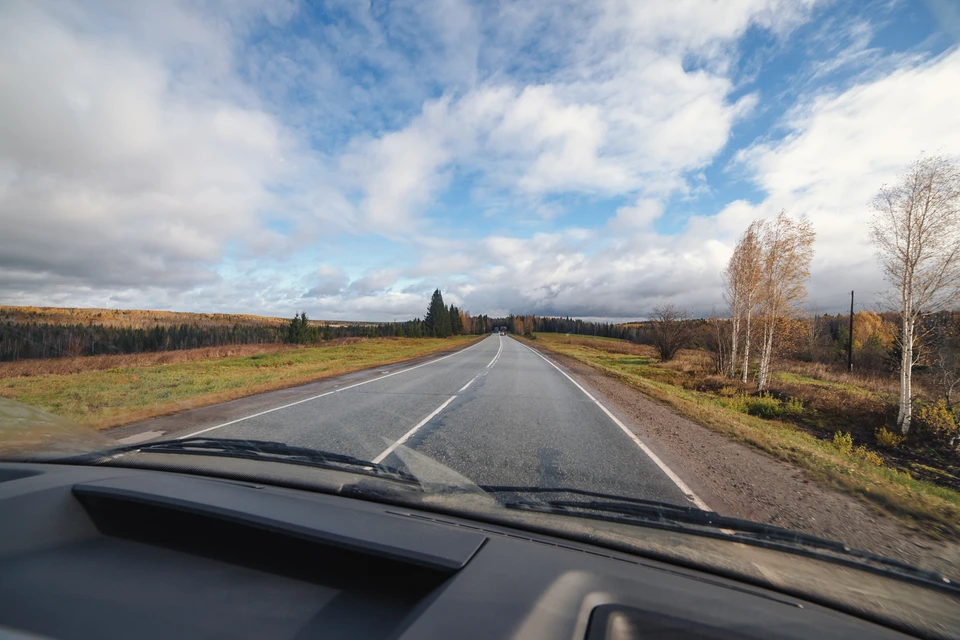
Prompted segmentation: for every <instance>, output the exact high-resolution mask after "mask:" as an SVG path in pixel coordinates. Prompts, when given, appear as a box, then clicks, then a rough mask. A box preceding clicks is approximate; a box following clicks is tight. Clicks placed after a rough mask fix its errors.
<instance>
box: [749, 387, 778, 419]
mask: <svg viewBox="0 0 960 640" xmlns="http://www.w3.org/2000/svg"><path fill="white" fill-rule="evenodd" d="M747 413H749V414H750V415H752V416H758V417H760V418H776V417H777V416H779V415H780V414H781V413H783V406H782V405H781V403H780V401H779V400H777V399H776V398H774V397H773V396H772V395H770V394H769V393H766V392H764V393H761V394H760V395H759V396H757V397H756V398H753V399H751V400H750V401H749V404H748V406H747Z"/></svg>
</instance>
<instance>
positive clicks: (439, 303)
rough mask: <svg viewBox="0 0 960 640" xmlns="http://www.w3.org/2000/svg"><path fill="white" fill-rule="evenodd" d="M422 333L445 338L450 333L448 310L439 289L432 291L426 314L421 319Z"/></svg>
mask: <svg viewBox="0 0 960 640" xmlns="http://www.w3.org/2000/svg"><path fill="white" fill-rule="evenodd" d="M423 324H424V333H425V335H428V336H434V337H437V338H446V337H448V336H449V335H450V311H449V310H448V309H447V307H446V305H445V304H443V295H441V293H440V289H437V290H436V291H434V292H433V297H432V298H430V306H429V307H427V316H426V317H425V318H424V319H423Z"/></svg>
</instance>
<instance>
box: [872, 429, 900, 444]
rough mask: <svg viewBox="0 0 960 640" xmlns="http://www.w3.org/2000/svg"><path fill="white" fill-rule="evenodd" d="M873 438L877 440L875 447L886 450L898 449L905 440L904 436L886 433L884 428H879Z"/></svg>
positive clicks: (890, 432)
mask: <svg viewBox="0 0 960 640" xmlns="http://www.w3.org/2000/svg"><path fill="white" fill-rule="evenodd" d="M874 437H875V438H876V440H877V446H880V447H884V448H886V449H892V448H894V447H898V446H900V444H902V443H903V441H904V440H906V438H905V437H904V436H900V435H897V434H895V433H893V432H892V431H887V429H886V427H880V429H879V430H878V431H877V432H876V434H875V435H874Z"/></svg>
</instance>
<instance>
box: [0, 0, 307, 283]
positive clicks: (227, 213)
mask: <svg viewBox="0 0 960 640" xmlns="http://www.w3.org/2000/svg"><path fill="white" fill-rule="evenodd" d="M67 13H68V16H69V12H67ZM2 14H3V15H2V17H0V58H2V59H3V60H4V69H5V71H4V73H2V74H0V94H2V96H3V97H2V98H0V211H2V212H3V226H4V233H3V234H0V272H2V275H0V277H2V278H3V280H4V281H5V282H6V285H7V287H11V285H12V283H14V282H16V281H17V280H18V276H17V274H18V273H22V272H28V273H30V274H38V273H42V274H44V283H46V284H50V285H52V284H61V285H68V284H73V285H74V286H78V287H82V286H99V287H105V288H117V287H148V286H160V287H171V288H175V289H186V288H190V287H193V286H197V285H201V284H205V283H210V282H212V281H215V280H217V279H218V276H217V274H216V273H215V269H214V267H215V265H216V264H217V262H218V261H219V260H220V259H221V257H222V255H223V251H224V248H225V246H226V243H228V242H230V241H231V240H235V239H238V238H243V237H245V236H256V235H257V232H258V229H259V223H258V212H259V210H260V209H261V208H263V207H266V206H267V205H268V204H269V203H270V201H271V194H270V185H271V182H273V181H276V180H280V179H281V178H282V176H283V173H284V167H283V156H284V154H285V153H286V152H287V149H288V147H289V144H288V142H287V141H285V140H284V139H283V134H282V129H281V127H280V125H279V124H278V123H277V122H276V121H275V120H274V119H273V118H272V117H271V116H269V115H268V114H265V113H263V112H262V111H259V110H257V109H255V108H246V107H244V106H241V105H238V104H236V103H234V102H224V101H222V100H217V99H215V98H209V97H207V96H205V95H204V93H203V91H194V90H193V87H192V86H189V85H188V86H184V85H183V84H181V83H180V82H178V79H177V78H176V77H175V76H174V74H172V73H171V72H170V70H169V69H168V68H166V67H165V66H164V65H163V64H162V61H161V59H160V58H159V57H158V56H156V55H150V54H149V53H148V52H144V51H141V50H138V49H136V48H135V47H134V46H133V44H132V43H129V42H125V41H123V40H121V39H109V38H100V37H96V36H95V35H94V34H91V33H87V32H84V31H83V30H77V29H74V30H70V29H68V27H67V26H66V25H65V24H64V23H63V22H61V21H60V20H58V19H57V18H56V17H54V16H53V15H52V12H45V11H43V10H42V9H41V8H40V7H39V6H37V5H33V4H31V3H8V4H6V5H4V8H3V10H2ZM194 27H195V28H196V29H201V28H202V25H194ZM210 41H211V42H216V41H217V38H216V37H215V34H211V39H210ZM224 55H226V54H224ZM21 281H22V279H21ZM22 282H23V285H24V286H23V290H24V292H29V285H30V283H29V282H27V281H22ZM11 288H13V289H14V290H17V288H16V287H11Z"/></svg>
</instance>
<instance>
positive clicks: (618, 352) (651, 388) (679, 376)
mask: <svg viewBox="0 0 960 640" xmlns="http://www.w3.org/2000/svg"><path fill="white" fill-rule="evenodd" d="M536 337H537V340H536V343H535V344H536V346H538V347H543V348H546V349H549V350H551V351H555V352H557V353H560V354H563V355H566V356H570V357H573V358H575V359H577V360H579V361H580V362H583V363H584V364H587V365H589V366H591V367H593V368H595V369H597V370H599V371H602V372H603V373H605V374H607V375H610V376H611V377H614V378H617V379H619V380H621V381H623V382H624V383H626V384H629V385H630V386H633V387H634V388H636V389H638V390H640V391H642V392H643V393H645V394H647V395H648V396H650V397H651V398H653V399H655V400H657V401H659V402H662V403H664V404H667V405H669V406H671V407H673V408H674V409H675V410H676V411H677V412H678V413H680V414H681V415H683V416H685V417H687V418H689V419H691V420H693V421H695V422H698V423H699V424H702V425H703V426H705V427H708V428H710V429H713V430H715V431H717V432H720V433H723V434H724V435H726V436H728V437H731V438H733V439H735V440H737V441H740V442H743V443H744V444H747V445H749V446H751V447H753V448H755V449H757V450H759V451H762V452H763V453H765V454H767V455H769V456H771V457H773V458H776V459H780V460H784V461H786V462H789V463H791V464H794V465H796V466H797V467H799V468H801V469H803V470H804V471H805V472H806V473H807V474H808V475H809V476H810V477H811V478H813V479H815V480H817V481H820V482H822V483H824V484H827V485H829V486H832V487H835V488H839V489H842V490H844V491H846V492H848V493H851V494H852V495H855V496H857V497H859V498H861V499H863V500H865V501H867V502H869V503H871V504H873V505H874V506H876V507H879V508H880V509H883V510H885V511H886V512H888V513H890V514H893V515H896V516H899V517H901V518H903V519H905V520H906V521H908V523H912V524H913V525H914V526H917V527H918V528H920V529H922V530H923V531H925V532H927V533H935V534H938V535H947V536H956V535H958V534H960V492H958V491H955V490H953V489H951V488H949V486H946V485H945V484H941V483H939V482H938V483H934V482H928V481H924V480H918V479H916V478H914V477H913V476H912V475H911V473H907V472H905V471H902V470H898V469H895V468H890V467H887V466H880V465H877V464H875V462H871V461H870V460H868V459H865V456H857V455H855V452H854V451H851V452H842V451H839V450H838V449H837V448H836V447H834V445H833V442H832V436H833V433H834V431H835V430H836V429H834V431H831V430H830V429H831V428H833V427H835V426H836V425H835V424H831V423H830V421H831V420H832V418H831V417H830V416H831V415H839V416H841V417H843V419H845V420H850V416H851V415H853V416H855V417H854V418H853V419H854V420H861V419H864V420H866V421H867V422H871V421H873V420H874V419H876V416H873V417H871V415H870V413H869V412H870V410H875V409H876V407H878V406H881V407H882V406H885V405H883V402H882V400H880V401H878V400H877V394H876V393H875V392H874V391H872V390H871V389H865V388H862V387H856V386H855V385H853V384H851V382H852V379H850V380H848V379H844V377H843V376H837V379H815V378H807V377H805V376H802V375H801V374H798V373H794V372H789V371H788V372H786V373H785V374H782V375H781V376H780V378H782V377H783V376H786V377H787V379H788V381H787V382H784V381H782V380H779V381H778V383H777V388H778V390H779V391H780V393H784V391H785V390H790V391H792V392H795V393H797V394H798V396H797V397H799V396H800V395H802V397H803V398H805V400H804V408H803V409H802V410H801V411H800V412H799V414H791V415H790V417H791V418H796V417H797V415H799V416H800V421H801V423H803V424H796V423H794V422H792V421H791V422H785V421H784V420H783V419H777V420H772V419H765V418H760V417H757V416H754V415H747V414H746V413H745V412H744V410H745V409H747V408H748V407H749V406H750V402H752V401H755V400H757V399H756V398H753V399H751V398H750V396H745V395H744V389H741V388H740V387H739V385H737V384H736V383H734V382H733V381H731V380H730V379H728V378H724V377H721V376H714V375H708V374H705V373H702V371H704V361H703V359H702V354H697V353H694V352H682V353H681V355H680V357H679V358H677V360H675V361H673V362H670V363H663V364H660V363H657V362H655V361H653V360H651V359H649V358H643V359H641V358H638V357H637V356H635V355H632V354H624V351H625V350H627V349H631V348H632V347H634V346H635V345H631V346H629V347H628V346H623V345H620V346H616V347H613V348H609V347H611V346H612V345H608V344H605V343H601V342H592V343H587V342H582V341H580V342H571V341H569V340H566V339H563V338H560V339H557V338H555V337H554V336H553V335H552V334H537V336H536ZM791 376H793V378H791ZM822 377H823V378H827V375H826V374H824V375H823V376H822ZM851 378H852V376H851ZM806 380H813V383H806ZM847 387H851V388H852V389H854V390H852V391H851V390H850V389H848V388H847ZM878 388H879V386H878ZM774 402H778V400H774ZM877 402H879V403H880V404H879V405H878V404H876V403H877ZM808 403H809V405H813V406H808ZM858 403H859V404H858ZM818 406H819V407H821V408H820V409H817V408H816V407H818ZM830 411H836V414H830V413H828V412H830ZM861 414H862V415H863V417H862V418H859V417H856V416H858V415H861ZM811 416H812V418H811ZM811 420H812V421H813V422H814V426H813V427H810V425H809V424H808V423H809V422H810V421H811ZM817 421H821V422H823V423H824V424H822V425H819V426H817V425H816V424H815V423H816V422H817ZM875 426H879V425H876V424H875V423H873V424H872V426H871V428H872V427H875ZM821 429H822V434H823V435H822V436H820V437H818V435H817V433H816V431H818V430H821ZM858 434H859V432H853V436H852V438H853V443H854V444H856V445H861V446H862V445H863V444H864V443H866V442H867V441H866V440H864V439H862V438H861V437H860V436H859V435H858ZM828 435H829V437H827V436H828ZM871 436H872V432H871ZM858 438H861V439H858ZM871 459H873V458H871ZM888 459H889V458H888V456H887V455H885V456H884V458H883V460H884V462H886V461H887V460H888ZM911 468H912V469H914V468H913V467H911ZM933 471H940V472H941V473H946V472H944V471H943V470H942V469H940V470H938V469H934V470H933ZM947 475H950V474H947ZM925 477H932V476H925ZM918 525H919V526H918Z"/></svg>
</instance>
